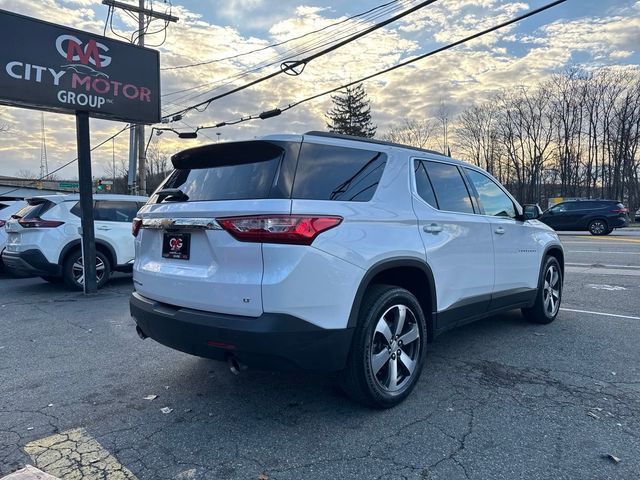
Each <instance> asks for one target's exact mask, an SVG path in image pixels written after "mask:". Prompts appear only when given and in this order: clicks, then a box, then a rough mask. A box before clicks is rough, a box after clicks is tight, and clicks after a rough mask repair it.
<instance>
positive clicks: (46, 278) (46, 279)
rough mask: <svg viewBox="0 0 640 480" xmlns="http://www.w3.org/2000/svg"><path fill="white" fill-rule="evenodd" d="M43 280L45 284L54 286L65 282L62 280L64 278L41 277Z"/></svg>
mask: <svg viewBox="0 0 640 480" xmlns="http://www.w3.org/2000/svg"><path fill="white" fill-rule="evenodd" d="M40 278H41V279H43V280H44V281H45V282H49V283H53V284H58V283H63V282H64V280H63V279H62V277H53V276H48V275H47V276H43V277H40Z"/></svg>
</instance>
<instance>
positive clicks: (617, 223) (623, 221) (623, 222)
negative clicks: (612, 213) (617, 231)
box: [610, 217, 629, 228]
mask: <svg viewBox="0 0 640 480" xmlns="http://www.w3.org/2000/svg"><path fill="white" fill-rule="evenodd" d="M610 226H611V227H612V228H624V227H628V226H629V217H618V218H616V219H614V220H613V221H612V223H611V225H610Z"/></svg>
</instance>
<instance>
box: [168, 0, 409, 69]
mask: <svg viewBox="0 0 640 480" xmlns="http://www.w3.org/2000/svg"><path fill="white" fill-rule="evenodd" d="M398 1H399V0H392V1H391V2H388V3H383V4H382V5H378V6H377V7H374V8H372V9H370V10H367V11H366V12H362V13H358V14H356V15H353V16H351V17H347V18H345V19H344V20H340V21H339V22H335V23H332V24H330V25H326V26H324V27H322V28H318V29H317V30H312V31H310V32H307V33H304V34H302V35H298V36H297V37H293V38H289V39H287V40H283V41H281V42H277V43H272V44H271V45H267V46H265V47H260V48H257V49H255V50H251V51H249V52H243V53H238V54H236V55H231V56H228V57H222V58H216V59H214V60H207V61H204V62H197V63H189V64H186V65H177V66H175V67H164V68H161V69H160V70H164V71H167V70H179V69H181V68H191V67H200V66H202V65H211V64H212V63H218V62H224V61H226V60H235V59H236V58H240V57H244V56H246V55H251V54H252V53H258V52H262V51H264V50H268V49H270V48H276V47H279V46H281V45H285V44H287V43H291V42H293V41H296V40H300V39H301V38H305V37H308V36H309V35H314V34H316V33H320V32H323V31H325V30H328V29H330V28H333V27H336V26H338V25H342V24H343V23H346V22H348V21H350V20H353V19H355V18H359V17H362V16H365V15H367V14H369V13H372V12H375V11H376V10H379V9H381V8H384V7H387V6H389V5H392V4H394V3H398Z"/></svg>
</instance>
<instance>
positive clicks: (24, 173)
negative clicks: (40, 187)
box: [15, 168, 38, 180]
mask: <svg viewBox="0 0 640 480" xmlns="http://www.w3.org/2000/svg"><path fill="white" fill-rule="evenodd" d="M15 176H16V177H17V178H24V179H27V180H32V179H34V178H38V175H36V174H35V173H34V172H33V171H32V170H29V169H28V168H21V169H20V170H18V171H17V172H16V173H15Z"/></svg>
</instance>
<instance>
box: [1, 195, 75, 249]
mask: <svg viewBox="0 0 640 480" xmlns="http://www.w3.org/2000/svg"><path fill="white" fill-rule="evenodd" d="M56 206H57V204H56V203H54V202H52V201H51V200H48V199H46V198H37V197H36V198H30V199H28V200H27V205H25V206H24V207H22V208H21V209H20V210H18V211H17V212H16V213H14V214H13V215H11V217H10V218H8V219H7V220H6V224H5V231H6V233H7V245H6V248H7V251H10V252H19V251H24V250H28V249H30V248H38V247H39V246H40V245H41V243H42V240H41V238H42V235H43V233H46V231H47V230H48V229H51V228H57V227H59V226H61V225H63V224H64V222H63V221H60V220H57V219H56V218H49V217H55V215H53V216H52V215H50V212H51V211H52V210H53V209H54V208H55V207H56Z"/></svg>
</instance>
